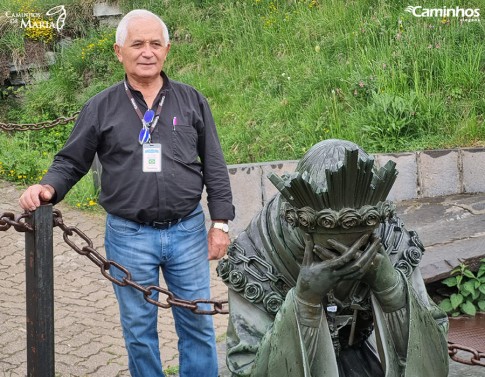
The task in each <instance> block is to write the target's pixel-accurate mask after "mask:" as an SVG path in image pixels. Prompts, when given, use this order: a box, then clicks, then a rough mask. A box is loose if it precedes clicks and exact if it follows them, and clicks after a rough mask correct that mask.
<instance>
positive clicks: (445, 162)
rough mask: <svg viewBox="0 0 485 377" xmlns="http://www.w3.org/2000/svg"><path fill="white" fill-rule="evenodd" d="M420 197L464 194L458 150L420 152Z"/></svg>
mask: <svg viewBox="0 0 485 377" xmlns="http://www.w3.org/2000/svg"><path fill="white" fill-rule="evenodd" d="M417 160H418V182H419V186H420V195H419V196H420V197H425V198H426V197H433V196H440V195H450V194H457V193H461V192H462V185H461V178H460V175H461V173H460V161H459V160H460V156H459V151H458V150H456V149H449V150H430V151H423V152H418V159H417Z"/></svg>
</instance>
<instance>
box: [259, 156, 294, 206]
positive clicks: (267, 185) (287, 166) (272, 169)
mask: <svg viewBox="0 0 485 377" xmlns="http://www.w3.org/2000/svg"><path fill="white" fill-rule="evenodd" d="M297 165H298V161H292V160H289V161H275V162H268V163H266V164H263V165H261V168H262V170H263V173H262V174H263V176H262V178H261V187H262V192H263V203H264V204H266V203H267V202H268V201H269V200H270V199H271V198H272V197H273V196H275V195H276V194H277V193H278V190H277V189H276V187H274V185H273V184H272V183H271V182H270V180H269V179H268V175H269V173H275V174H277V175H279V176H280V177H281V176H282V175H283V174H284V173H292V172H294V171H295V169H296V166H297Z"/></svg>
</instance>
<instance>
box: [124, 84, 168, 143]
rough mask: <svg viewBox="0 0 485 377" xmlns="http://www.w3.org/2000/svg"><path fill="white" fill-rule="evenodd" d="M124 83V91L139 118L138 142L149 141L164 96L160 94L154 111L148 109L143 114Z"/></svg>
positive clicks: (160, 110)
mask: <svg viewBox="0 0 485 377" xmlns="http://www.w3.org/2000/svg"><path fill="white" fill-rule="evenodd" d="M124 84H125V93H126V95H127V96H128V98H129V100H130V102H131V104H132V105H133V108H134V109H135V111H136V113H137V114H138V117H139V118H140V120H141V124H142V127H141V130H140V134H139V135H138V142H139V143H140V144H141V145H143V144H146V143H149V142H150V139H151V134H152V132H153V130H154V129H155V126H156V125H157V123H158V118H159V117H160V113H161V112H162V106H163V102H164V101H165V96H162V98H161V99H160V102H159V103H158V107H157V112H156V113H155V111H153V110H152V109H148V110H147V111H146V112H145V115H142V114H141V111H140V108H139V107H138V105H137V104H136V101H135V98H133V94H131V91H130V89H129V88H128V84H127V83H126V81H125V82H124Z"/></svg>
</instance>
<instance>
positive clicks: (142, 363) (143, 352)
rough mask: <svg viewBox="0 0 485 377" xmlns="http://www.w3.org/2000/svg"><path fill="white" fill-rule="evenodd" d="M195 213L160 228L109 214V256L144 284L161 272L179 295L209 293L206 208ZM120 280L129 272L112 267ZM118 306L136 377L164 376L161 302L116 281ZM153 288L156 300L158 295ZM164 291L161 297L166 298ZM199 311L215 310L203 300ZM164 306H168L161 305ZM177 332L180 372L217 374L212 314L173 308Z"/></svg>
mask: <svg viewBox="0 0 485 377" xmlns="http://www.w3.org/2000/svg"><path fill="white" fill-rule="evenodd" d="M197 212H200V215H197V216H194V217H192V218H190V219H188V220H185V221H183V222H181V223H179V224H177V225H175V226H172V227H170V228H168V229H163V230H160V229H156V228H153V227H151V226H147V225H143V224H139V223H136V222H133V221H130V220H126V219H124V218H121V217H118V216H114V215H110V214H108V217H107V219H106V240H105V241H106V242H105V247H106V255H107V258H108V259H110V260H113V261H115V262H117V263H119V264H120V265H122V266H124V267H126V268H127V269H128V271H130V273H131V279H132V280H133V281H135V282H137V283H138V284H140V285H143V286H145V287H146V286H151V285H156V286H158V285H160V283H159V273H160V270H161V271H162V272H163V277H164V279H165V282H166V284H167V288H168V290H169V291H171V292H172V293H173V294H174V296H175V297H176V298H180V299H184V300H195V299H208V298H210V270H209V260H208V251H207V232H206V229H205V221H204V213H203V212H202V208H201V206H200V205H199V206H198V207H197V208H196V209H195V210H194V212H193V213H197ZM110 273H111V274H112V276H114V277H115V278H117V279H122V278H123V277H124V276H125V275H124V273H123V272H122V271H120V270H119V269H117V268H114V267H112V268H111V269H110ZM113 287H114V290H115V294H116V297H117V299H118V304H119V308H120V317H121V326H122V328H123V335H124V338H125V344H126V349H127V351H128V366H129V368H130V373H131V375H132V376H133V377H155V376H156V377H160V376H164V374H163V371H162V363H161V361H160V350H159V342H158V331H157V317H158V307H157V306H155V305H153V304H150V303H148V302H147V301H146V300H145V299H144V297H143V293H142V292H140V291H138V290H137V289H135V288H132V287H129V286H127V287H120V286H118V285H116V284H113ZM158 297H159V293H158V292H153V295H152V296H151V298H152V299H154V300H158ZM166 298H167V297H166V296H165V295H163V294H162V295H160V301H161V302H163V303H165V302H166V301H165V300H166ZM199 308H200V309H201V310H211V309H212V308H211V307H210V306H209V305H207V304H204V305H199ZM162 310H166V309H162ZM172 313H173V317H174V321H175V330H176V332H177V335H178V338H179V340H178V351H179V373H180V376H181V377H200V376H204V377H216V376H217V374H218V371H217V351H216V342H215V333H214V327H213V323H212V316H210V315H201V314H194V313H192V311H190V309H185V308H180V307H175V306H174V307H172Z"/></svg>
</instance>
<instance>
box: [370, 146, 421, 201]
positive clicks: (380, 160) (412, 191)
mask: <svg viewBox="0 0 485 377" xmlns="http://www.w3.org/2000/svg"><path fill="white" fill-rule="evenodd" d="M374 158H375V161H376V166H378V167H381V166H384V165H385V164H386V163H387V161H389V160H390V161H394V162H395V163H396V169H397V171H398V175H397V178H396V182H394V185H393V187H392V189H391V191H390V193H389V195H388V199H389V200H392V201H395V202H397V201H400V200H408V199H414V198H417V197H418V186H417V184H418V165H417V162H416V154H415V153H399V154H391V153H389V154H378V155H375V156H374Z"/></svg>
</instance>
